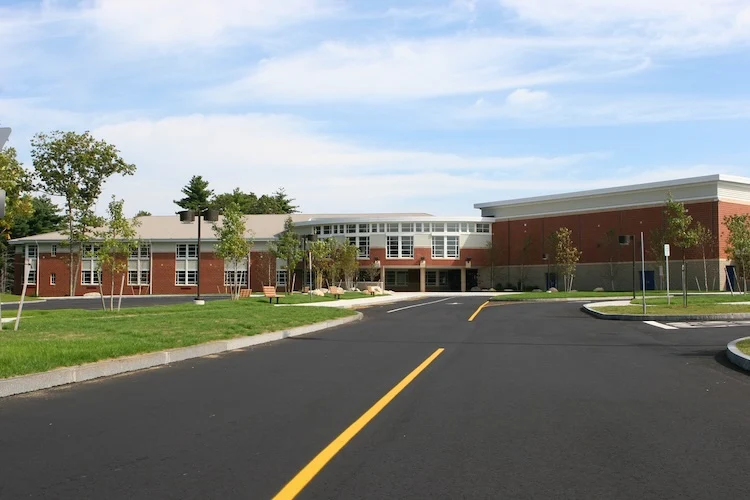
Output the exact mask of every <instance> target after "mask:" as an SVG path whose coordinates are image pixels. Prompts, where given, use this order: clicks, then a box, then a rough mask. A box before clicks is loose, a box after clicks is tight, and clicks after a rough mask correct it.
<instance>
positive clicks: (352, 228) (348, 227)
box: [346, 224, 357, 234]
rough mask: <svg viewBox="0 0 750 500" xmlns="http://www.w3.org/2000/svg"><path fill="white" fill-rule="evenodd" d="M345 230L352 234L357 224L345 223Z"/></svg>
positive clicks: (355, 230)
mask: <svg viewBox="0 0 750 500" xmlns="http://www.w3.org/2000/svg"><path fill="white" fill-rule="evenodd" d="M346 232H347V233H348V234H353V233H356V232H357V225H356V224H347V225H346Z"/></svg>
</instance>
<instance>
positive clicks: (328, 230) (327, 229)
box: [323, 226, 331, 234]
mask: <svg viewBox="0 0 750 500" xmlns="http://www.w3.org/2000/svg"><path fill="white" fill-rule="evenodd" d="M323 234H331V226H323Z"/></svg>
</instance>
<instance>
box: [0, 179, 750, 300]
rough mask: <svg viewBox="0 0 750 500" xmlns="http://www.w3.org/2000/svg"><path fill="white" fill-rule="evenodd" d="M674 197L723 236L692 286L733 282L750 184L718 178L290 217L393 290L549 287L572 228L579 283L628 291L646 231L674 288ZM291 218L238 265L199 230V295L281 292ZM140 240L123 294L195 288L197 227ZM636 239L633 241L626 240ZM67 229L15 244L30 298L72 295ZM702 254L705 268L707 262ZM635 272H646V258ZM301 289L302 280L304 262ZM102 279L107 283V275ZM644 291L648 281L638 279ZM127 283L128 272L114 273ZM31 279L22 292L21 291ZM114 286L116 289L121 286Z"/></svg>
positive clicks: (86, 266) (250, 225)
mask: <svg viewBox="0 0 750 500" xmlns="http://www.w3.org/2000/svg"><path fill="white" fill-rule="evenodd" d="M670 194H671V196H672V198H673V199H675V200H676V201H681V202H683V203H684V204H685V205H686V207H687V208H688V210H689V214H690V215H691V216H692V217H693V218H694V220H695V221H700V222H701V223H702V224H703V225H704V226H706V227H707V228H709V229H710V230H711V232H712V234H713V235H714V236H715V238H714V240H713V241H712V242H709V243H708V244H707V245H705V246H704V247H703V248H693V249H690V250H688V251H687V253H686V258H687V276H688V285H689V287H690V288H693V289H696V288H698V287H700V288H701V289H703V288H705V287H706V284H708V288H709V289H715V290H716V289H725V288H726V287H727V278H730V279H734V276H735V269H734V266H733V264H732V262H730V261H729V260H728V259H727V255H726V252H725V247H726V228H725V227H724V224H723V218H724V216H726V215H731V214H736V213H750V179H747V178H743V177H732V176H725V175H713V176H706V177H696V178H690V179H679V180H674V181H667V182H656V183H650V184H641V185H633V186H625V187H616V188H608V189H599V190H592V191H582V192H577V193H566V194H560V195H552V196H540V197H533V198H523V199H515V200H504V201H497V202H489V203H479V204H476V205H475V208H478V209H480V210H481V217H437V216H432V215H430V214H423V213H417V214H292V216H291V217H292V219H293V221H294V223H295V227H296V228H297V229H296V230H297V231H298V232H299V233H300V234H315V235H316V236H318V237H319V238H337V239H340V240H343V239H347V240H349V241H350V242H351V243H352V244H354V245H355V246H357V247H358V248H359V250H360V257H359V262H360V266H361V268H362V269H363V270H369V269H372V268H377V269H378V270H379V274H380V276H379V280H380V281H381V282H382V283H383V284H384V286H385V287H386V288H388V289H392V290H396V291H415V290H422V291H462V290H471V289H472V288H475V287H480V288H491V287H495V288H497V287H501V288H507V287H512V288H519V287H522V288H546V287H548V286H552V285H556V280H557V273H556V272H555V265H554V258H553V250H552V248H550V243H549V241H550V239H549V238H550V236H551V235H552V234H553V233H554V232H556V231H557V230H558V229H559V228H560V227H567V228H569V229H570V230H572V235H573V240H574V244H575V245H576V246H577V247H578V248H579V249H580V250H581V251H582V256H581V260H580V263H579V265H578V266H577V269H576V278H575V281H574V288H577V289H581V290H591V289H593V288H596V287H602V288H605V289H616V290H629V289H631V287H632V286H633V271H632V270H633V249H634V248H635V249H636V250H637V251H636V254H637V255H636V256H637V259H636V260H637V261H639V262H640V238H641V233H642V234H643V236H644V247H645V259H646V272H645V281H646V287H647V288H656V289H661V288H663V287H664V286H665V275H666V269H665V262H663V257H662V255H661V254H662V249H661V245H660V244H656V243H657V242H655V241H653V238H652V237H651V236H652V233H653V231H654V230H655V229H658V228H660V227H662V226H663V225H664V216H663V210H664V205H665V201H666V200H667V198H668V196H669V195H670ZM286 217H287V216H286V215H248V216H246V219H245V221H246V226H247V229H248V232H247V235H246V236H247V237H248V239H252V240H253V241H254V245H253V247H252V251H251V252H250V255H249V258H248V259H247V261H246V262H242V263H241V264H240V265H238V266H233V265H231V263H227V262H224V261H223V260H222V259H219V258H217V257H216V255H215V254H214V244H215V242H216V237H215V235H214V232H213V230H212V227H211V224H210V223H206V222H203V223H202V226H201V232H202V235H203V237H202V242H201V247H200V265H201V269H200V284H201V293H203V294H206V293H224V292H226V290H227V289H228V286H229V285H231V284H232V283H233V282H234V281H235V277H236V278H237V280H238V281H239V282H241V283H242V284H243V286H244V287H249V288H251V289H253V290H260V289H261V287H262V286H263V285H269V284H273V285H277V286H278V287H282V286H283V285H284V284H285V283H286V281H287V280H288V279H291V278H292V274H291V273H288V272H287V270H286V269H284V268H283V262H281V261H277V260H276V259H275V258H273V257H272V256H271V255H270V253H269V252H268V244H269V242H271V241H273V240H274V239H275V238H276V237H277V236H278V235H279V234H280V233H281V231H283V228H284V221H285V220H286ZM140 221H141V225H140V227H139V228H138V233H139V238H140V241H141V246H140V247H139V248H138V249H137V250H135V251H134V252H133V254H132V255H131V257H130V259H129V260H128V271H127V274H125V278H126V279H125V289H124V292H125V293H126V294H136V295H137V294H181V293H184V294H195V293H196V291H197V286H196V282H197V264H198V258H197V257H198V246H197V227H196V224H195V223H193V224H181V223H180V221H179V218H178V217H177V216H176V215H172V216H155V217H154V216H149V217H142V218H140ZM627 235H632V236H634V239H633V241H632V242H631V243H629V244H628V245H626V246H623V245H620V244H619V241H618V237H619V236H627ZM64 241H65V237H64V235H62V234H60V233H48V234H41V235H36V236H29V237H25V238H19V239H16V240H12V241H11V242H10V243H11V244H12V245H14V246H15V250H16V253H15V275H16V276H18V277H22V276H24V264H25V263H26V262H28V267H29V271H30V273H29V293H31V294H37V295H40V296H65V295H68V294H69V285H68V283H69V277H70V274H69V273H70V271H69V265H68V257H69V254H68V253H67V249H66V247H65V246H64V244H63V242H64ZM490 243H492V245H490V247H491V248H488V245H489V244H490ZM86 250H87V251H86V252H85V253H84V255H83V259H82V261H81V263H80V267H77V272H76V294H77V295H82V294H84V293H87V292H95V291H98V290H99V279H100V277H99V274H98V273H97V262H96V258H95V256H94V255H95V250H96V242H95V241H93V242H91V244H90V245H89V246H88V248H87V249H86ZM704 255H705V270H706V272H705V275H704V259H703V257H704ZM681 257H682V255H681V252H680V251H679V250H678V249H676V248H675V249H673V250H672V259H671V260H670V282H671V288H673V289H676V288H679V287H680V272H679V271H680V265H681V262H680V260H681ZM637 269H638V270H639V273H640V264H638V266H637ZM294 276H295V277H294V279H293V282H294V285H295V288H296V289H300V288H301V287H302V286H303V285H304V283H303V274H302V271H301V266H299V267H298V269H297V270H296V272H295V275H294ZM104 280H105V285H106V286H109V279H108V277H107V276H104ZM636 281H637V282H638V286H637V287H638V288H639V287H640V281H641V277H640V274H639V276H638V279H637V280H636ZM115 283H116V289H119V284H120V276H116V277H115ZM21 286H22V279H17V280H16V282H15V285H14V291H15V292H16V293H20V291H21ZM116 291H117V290H116Z"/></svg>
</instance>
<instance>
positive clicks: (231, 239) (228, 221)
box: [213, 204, 252, 299]
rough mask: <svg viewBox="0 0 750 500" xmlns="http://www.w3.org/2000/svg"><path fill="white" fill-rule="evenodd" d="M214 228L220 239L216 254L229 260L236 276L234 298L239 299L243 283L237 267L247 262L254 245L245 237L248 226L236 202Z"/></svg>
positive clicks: (225, 211) (226, 210)
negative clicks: (239, 277) (238, 276)
mask: <svg viewBox="0 0 750 500" xmlns="http://www.w3.org/2000/svg"><path fill="white" fill-rule="evenodd" d="M213 229H214V232H215V233H216V236H217V237H218V240H219V241H218V242H217V243H216V246H215V253H216V256H217V257H219V258H220V259H224V260H228V261H229V263H230V265H231V268H232V271H233V273H232V274H233V276H234V280H233V281H234V285H233V287H232V298H233V299H239V297H240V286H241V285H240V283H239V280H238V279H237V267H238V266H239V265H240V264H242V263H244V262H246V259H247V258H248V255H250V248H251V247H252V242H251V241H248V240H247V238H246V237H245V232H246V231H247V228H246V227H245V219H244V218H243V217H242V212H240V210H239V207H237V205H234V204H232V205H229V206H228V207H226V208H225V209H224V216H223V217H222V219H221V224H219V223H218V222H214V223H213Z"/></svg>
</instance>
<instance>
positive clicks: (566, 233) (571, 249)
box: [554, 227, 582, 292]
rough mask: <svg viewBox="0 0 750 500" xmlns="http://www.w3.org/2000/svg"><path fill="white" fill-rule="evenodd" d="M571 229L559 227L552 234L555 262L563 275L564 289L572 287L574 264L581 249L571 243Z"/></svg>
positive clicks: (579, 255)
mask: <svg viewBox="0 0 750 500" xmlns="http://www.w3.org/2000/svg"><path fill="white" fill-rule="evenodd" d="M572 234H573V231H571V230H570V229H568V228H567V227H561V228H560V229H558V230H557V231H556V232H555V234H554V241H555V246H554V248H555V263H556V265H557V267H558V269H559V270H560V272H561V274H562V275H563V283H564V285H565V291H566V292H569V291H570V290H571V289H572V288H573V278H575V275H576V264H578V260H579V259H580V258H581V253H582V252H581V251H580V250H578V249H577V248H576V247H575V246H574V245H573V238H572Z"/></svg>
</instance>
